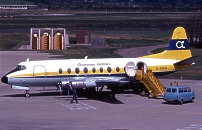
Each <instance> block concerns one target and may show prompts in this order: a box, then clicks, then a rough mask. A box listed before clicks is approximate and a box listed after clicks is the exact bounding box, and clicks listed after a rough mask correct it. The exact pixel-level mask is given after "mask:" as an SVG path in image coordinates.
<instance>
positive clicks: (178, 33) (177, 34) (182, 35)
mask: <svg viewBox="0 0 202 130" xmlns="http://www.w3.org/2000/svg"><path fill="white" fill-rule="evenodd" d="M174 39H176V40H177V39H187V34H186V31H185V29H184V28H183V27H177V28H176V29H175V30H174V31H173V35H172V40H174Z"/></svg>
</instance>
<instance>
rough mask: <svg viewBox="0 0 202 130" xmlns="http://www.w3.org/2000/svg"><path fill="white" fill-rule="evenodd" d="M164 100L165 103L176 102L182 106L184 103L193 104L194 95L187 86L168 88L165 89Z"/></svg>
mask: <svg viewBox="0 0 202 130" xmlns="http://www.w3.org/2000/svg"><path fill="white" fill-rule="evenodd" d="M164 100H165V101H166V103H169V102H178V103H180V104H183V103H184V102H189V101H190V102H192V103H193V102H194V100H195V93H194V92H192V91H191V89H190V87H187V86H170V87H166V89H165V94H164Z"/></svg>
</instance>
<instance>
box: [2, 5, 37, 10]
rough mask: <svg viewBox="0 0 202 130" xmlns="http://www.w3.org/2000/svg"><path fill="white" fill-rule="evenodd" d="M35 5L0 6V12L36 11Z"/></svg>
mask: <svg viewBox="0 0 202 130" xmlns="http://www.w3.org/2000/svg"><path fill="white" fill-rule="evenodd" d="M36 8H38V7H37V6H36V5H0V10H27V9H36Z"/></svg>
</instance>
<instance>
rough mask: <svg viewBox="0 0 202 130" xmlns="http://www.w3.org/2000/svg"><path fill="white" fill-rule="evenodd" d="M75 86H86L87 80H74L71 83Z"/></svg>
mask: <svg viewBox="0 0 202 130" xmlns="http://www.w3.org/2000/svg"><path fill="white" fill-rule="evenodd" d="M71 85H72V87H73V88H86V87H87V86H86V81H74V82H72V83H71Z"/></svg>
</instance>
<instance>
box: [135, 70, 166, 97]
mask: <svg viewBox="0 0 202 130" xmlns="http://www.w3.org/2000/svg"><path fill="white" fill-rule="evenodd" d="M135 78H136V80H140V81H141V82H142V83H143V84H144V86H145V87H146V88H147V90H148V91H149V97H152V98H160V97H162V96H164V91H165V87H164V86H163V85H162V83H161V82H160V81H159V80H158V79H157V78H156V77H155V76H154V74H153V72H152V71H151V70H147V71H146V73H145V72H144V71H142V70H136V76H135Z"/></svg>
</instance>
